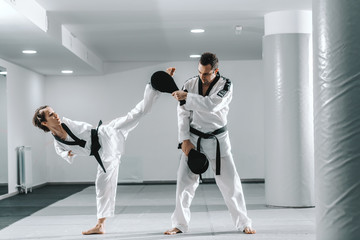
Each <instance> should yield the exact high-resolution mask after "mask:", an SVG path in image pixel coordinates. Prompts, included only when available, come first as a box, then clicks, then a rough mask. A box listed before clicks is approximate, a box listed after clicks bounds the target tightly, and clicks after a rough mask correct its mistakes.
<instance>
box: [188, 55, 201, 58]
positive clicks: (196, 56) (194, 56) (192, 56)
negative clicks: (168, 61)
mask: <svg viewBox="0 0 360 240" xmlns="http://www.w3.org/2000/svg"><path fill="white" fill-rule="evenodd" d="M199 57H201V55H198V54H192V55H190V58H199Z"/></svg>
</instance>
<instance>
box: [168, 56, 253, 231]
mask: <svg viewBox="0 0 360 240" xmlns="http://www.w3.org/2000/svg"><path fill="white" fill-rule="evenodd" d="M174 71H175V68H169V69H168V70H167V72H168V73H170V75H172V74H173V73H174ZM198 71H199V75H198V76H195V77H193V78H190V79H189V80H187V81H186V82H185V84H184V86H183V89H182V90H179V91H175V92H173V93H172V95H173V97H174V98H175V99H176V100H179V101H181V100H182V101H184V100H185V101H186V102H185V104H179V105H178V135H179V142H180V143H181V149H182V156H181V159H180V165H179V169H178V172H177V185H176V206H175V211H174V212H173V214H172V217H171V220H172V229H170V230H167V231H166V232H165V234H169V235H172V234H177V233H182V232H187V231H188V228H189V222H190V205H191V201H192V199H193V197H194V196H195V191H196V189H197V187H198V186H199V175H198V174H194V173H193V172H191V170H190V169H189V167H188V165H187V160H188V154H189V152H190V150H191V149H193V148H195V146H196V148H197V150H199V151H201V152H202V153H204V154H205V155H206V156H207V158H208V159H209V162H210V166H211V167H212V169H213V171H214V172H216V175H215V180H216V184H217V185H218V187H219V189H220V191H221V193H222V196H223V198H224V200H225V203H226V205H227V207H228V210H229V212H230V214H231V217H232V219H233V222H234V224H235V227H236V228H237V229H238V230H239V231H243V232H244V233H246V234H253V233H255V230H254V229H253V228H252V225H251V220H250V218H249V217H248V216H247V210H246V206H245V199H244V195H243V191H242V187H241V182H240V178H239V175H238V173H237V171H236V168H235V164H234V161H233V157H232V154H231V145H230V139H229V134H228V131H227V129H226V124H227V115H228V112H229V103H230V102H231V99H232V91H233V86H232V83H231V81H230V80H229V79H227V78H225V77H223V76H221V75H220V73H219V69H218V59H217V57H216V55H215V54H212V53H204V54H202V56H201V58H200V61H199V64H198Z"/></svg>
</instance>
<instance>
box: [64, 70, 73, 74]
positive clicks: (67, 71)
mask: <svg viewBox="0 0 360 240" xmlns="http://www.w3.org/2000/svg"><path fill="white" fill-rule="evenodd" d="M73 72H74V71H73V70H61V73H63V74H72V73H73Z"/></svg>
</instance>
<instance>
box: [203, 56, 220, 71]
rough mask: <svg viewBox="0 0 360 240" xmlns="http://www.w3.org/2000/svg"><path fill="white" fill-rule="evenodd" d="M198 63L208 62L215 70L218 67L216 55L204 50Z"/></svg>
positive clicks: (206, 63)
mask: <svg viewBox="0 0 360 240" xmlns="http://www.w3.org/2000/svg"><path fill="white" fill-rule="evenodd" d="M199 62H200V64H201V65H203V66H206V65H208V64H210V65H211V69H212V70H215V69H217V68H218V67H219V59H218V58H217V57H216V55H215V54H214V53H211V52H205V53H203V54H202V55H201V58H200V61H199Z"/></svg>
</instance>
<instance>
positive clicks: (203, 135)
mask: <svg viewBox="0 0 360 240" xmlns="http://www.w3.org/2000/svg"><path fill="white" fill-rule="evenodd" d="M226 131H227V127H226V126H224V127H222V128H219V129H216V130H215V131H213V132H208V133H203V132H201V131H199V130H197V129H195V128H193V127H190V132H191V133H193V134H195V135H197V136H199V138H198V140H197V144H196V148H197V150H198V151H200V146H201V139H202V138H204V139H210V138H215V140H216V175H220V166H221V163H220V143H219V140H218V138H217V137H216V135H218V134H220V133H223V132H226Z"/></svg>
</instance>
